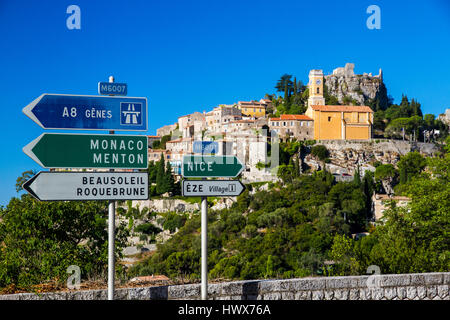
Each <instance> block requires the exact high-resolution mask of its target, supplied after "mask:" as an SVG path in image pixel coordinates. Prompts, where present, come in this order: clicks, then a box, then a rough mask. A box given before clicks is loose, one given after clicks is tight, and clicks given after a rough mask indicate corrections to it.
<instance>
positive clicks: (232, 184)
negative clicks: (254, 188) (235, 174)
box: [182, 180, 245, 197]
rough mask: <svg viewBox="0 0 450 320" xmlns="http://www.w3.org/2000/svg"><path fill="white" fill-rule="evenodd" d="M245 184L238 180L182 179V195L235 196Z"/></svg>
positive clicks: (241, 190)
mask: <svg viewBox="0 0 450 320" xmlns="http://www.w3.org/2000/svg"><path fill="white" fill-rule="evenodd" d="M244 189H245V186H244V185H243V184H242V183H241V182H240V181H239V180H183V182H182V194H183V197H235V196H238V195H240V194H241V193H242V192H243V191H244Z"/></svg>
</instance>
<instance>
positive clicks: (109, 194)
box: [23, 171, 148, 201]
mask: <svg viewBox="0 0 450 320" xmlns="http://www.w3.org/2000/svg"><path fill="white" fill-rule="evenodd" d="M23 188H24V189H25V190H26V191H28V192H29V193H30V194H31V195H32V196H34V197H35V198H37V199H38V200H42V201H50V200H146V199H148V174H147V173H146V172H42V171H41V172H39V173H38V174H37V175H35V176H34V177H33V178H31V179H30V180H28V181H27V182H25V183H24V184H23Z"/></svg>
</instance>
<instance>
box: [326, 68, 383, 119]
mask: <svg viewBox="0 0 450 320" xmlns="http://www.w3.org/2000/svg"><path fill="white" fill-rule="evenodd" d="M354 68H355V65H354V64H353V63H347V64H346V65H345V67H340V68H336V69H334V70H333V73H332V74H330V75H326V76H324V79H325V85H326V86H327V89H328V94H329V95H332V96H334V97H336V98H337V100H338V101H339V103H340V104H349V103H350V101H349V100H354V101H356V103H357V104H358V105H368V104H370V103H371V101H372V103H373V102H374V101H376V100H377V99H378V101H379V104H380V107H381V108H384V107H386V106H387V101H388V97H387V90H386V87H385V86H384V83H383V73H382V70H381V69H380V71H379V74H378V75H375V76H372V74H371V73H363V74H355V73H354ZM374 111H375V110H374Z"/></svg>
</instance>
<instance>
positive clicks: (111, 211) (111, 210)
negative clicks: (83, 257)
mask: <svg viewBox="0 0 450 320" xmlns="http://www.w3.org/2000/svg"><path fill="white" fill-rule="evenodd" d="M109 82H111V83H112V82H114V77H113V76H110V77H109ZM109 133H110V134H114V131H110V132H109ZM109 171H111V172H114V169H110V170H109ZM115 213H116V205H115V202H114V201H111V200H110V201H109V206H108V300H114V279H115V272H116V268H115V265H114V263H115V259H114V238H115V219H116V214H115Z"/></svg>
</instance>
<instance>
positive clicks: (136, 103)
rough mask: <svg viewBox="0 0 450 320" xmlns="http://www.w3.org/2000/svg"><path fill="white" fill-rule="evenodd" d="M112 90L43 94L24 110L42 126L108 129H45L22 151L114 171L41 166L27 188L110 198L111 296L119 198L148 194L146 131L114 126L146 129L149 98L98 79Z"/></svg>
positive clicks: (60, 196) (42, 195)
mask: <svg viewBox="0 0 450 320" xmlns="http://www.w3.org/2000/svg"><path fill="white" fill-rule="evenodd" d="M98 90H99V94H106V95H108V96H88V95H68V94H46V93H44V94H42V95H41V96H39V97H38V98H37V99H35V100H34V101H33V102H31V103H30V104H29V105H27V106H26V107H25V108H24V109H23V112H24V113H25V115H27V116H28V117H29V118H31V119H32V120H33V121H34V122H36V123H37V124H38V125H39V126H41V127H42V128H43V129H71V130H108V131H109V135H105V134H63V133H43V134H41V135H40V136H39V137H38V138H36V139H35V140H33V141H32V142H31V143H29V144H28V145H26V146H25V147H24V148H23V151H24V152H25V153H26V154H27V155H28V156H30V157H31V158H32V159H33V160H34V161H36V162H37V163H38V164H39V165H41V166H42V167H44V168H104V169H110V170H109V172H39V173H38V174H37V175H35V176H34V177H32V178H31V179H29V180H28V181H26V182H25V183H24V185H23V188H24V189H25V190H26V191H28V192H29V193H30V194H31V195H32V196H34V197H35V198H37V199H38V200H41V201H57V200H63V201H65V200H70V201H71V200H109V206H108V300H113V299H114V278H115V266H114V264H115V261H114V236H115V235H114V233H115V230H114V229H115V221H114V220H115V202H114V201H115V200H145V199H148V174H147V172H114V168H117V169H146V168H147V166H148V139H147V137H146V136H135V135H133V136H131V135H114V130H120V131H147V127H148V109H147V98H138V97H137V98H134V97H115V96H114V95H127V85H126V84H124V83H114V77H112V76H111V77H110V78H109V82H107V83H105V82H99V84H98Z"/></svg>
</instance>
